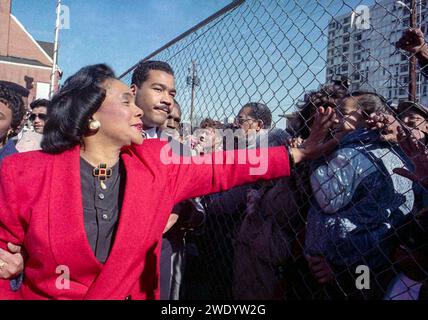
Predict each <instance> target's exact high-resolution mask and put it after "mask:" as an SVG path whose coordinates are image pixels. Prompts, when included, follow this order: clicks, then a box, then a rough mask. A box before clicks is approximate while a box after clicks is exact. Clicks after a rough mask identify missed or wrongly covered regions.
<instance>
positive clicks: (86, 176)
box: [80, 158, 125, 263]
mask: <svg viewBox="0 0 428 320" xmlns="http://www.w3.org/2000/svg"><path fill="white" fill-rule="evenodd" d="M93 169H94V167H92V165H90V164H89V163H88V162H86V161H85V160H84V159H83V158H80V175H81V184H82V201H83V217H84V224H85V230H86V236H87V237H88V241H89V244H90V246H91V249H92V251H93V252H94V255H95V256H96V258H97V259H98V261H100V262H101V263H105V262H106V260H107V257H108V255H109V253H110V249H111V246H112V244H113V240H114V236H115V232H116V227H117V222H118V220H119V212H120V209H121V207H122V200H123V191H124V189H125V188H124V187H125V169H124V167H123V163H122V161H119V162H118V163H117V164H115V165H114V167H112V168H111V169H112V175H111V177H110V178H108V179H107V180H105V181H104V183H105V185H106V186H107V188H106V189H105V190H103V189H102V188H101V185H100V182H99V180H98V178H97V177H94V176H93V174H92V172H93Z"/></svg>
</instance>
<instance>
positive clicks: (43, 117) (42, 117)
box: [29, 113, 48, 121]
mask: <svg viewBox="0 0 428 320" xmlns="http://www.w3.org/2000/svg"><path fill="white" fill-rule="evenodd" d="M36 118H39V119H40V120H42V121H46V119H47V118H48V116H47V114H44V113H32V114H31V116H30V118H29V119H30V121H34V120H36Z"/></svg>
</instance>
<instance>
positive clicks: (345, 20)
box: [343, 17, 351, 24]
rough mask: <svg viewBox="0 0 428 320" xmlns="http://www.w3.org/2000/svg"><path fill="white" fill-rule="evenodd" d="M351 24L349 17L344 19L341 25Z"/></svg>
mask: <svg viewBox="0 0 428 320" xmlns="http://www.w3.org/2000/svg"><path fill="white" fill-rule="evenodd" d="M349 22H351V17H346V18H345V19H343V24H347V23H349Z"/></svg>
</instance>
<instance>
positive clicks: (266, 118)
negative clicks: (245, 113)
mask: <svg viewBox="0 0 428 320" xmlns="http://www.w3.org/2000/svg"><path fill="white" fill-rule="evenodd" d="M245 108H249V109H250V110H251V111H250V113H249V115H250V116H251V117H253V118H254V119H256V120H262V121H263V129H269V128H270V126H271V124H272V112H271V111H270V109H269V108H268V106H267V105H265V104H263V103H260V102H249V103H247V104H245V105H244V106H243V107H242V108H241V110H240V111H239V112H241V111H242V110H243V109H245Z"/></svg>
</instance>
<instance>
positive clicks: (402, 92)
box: [399, 88, 406, 96]
mask: <svg viewBox="0 0 428 320" xmlns="http://www.w3.org/2000/svg"><path fill="white" fill-rule="evenodd" d="M399 94H400V96H404V95H405V94H406V89H404V88H400V93H399Z"/></svg>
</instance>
